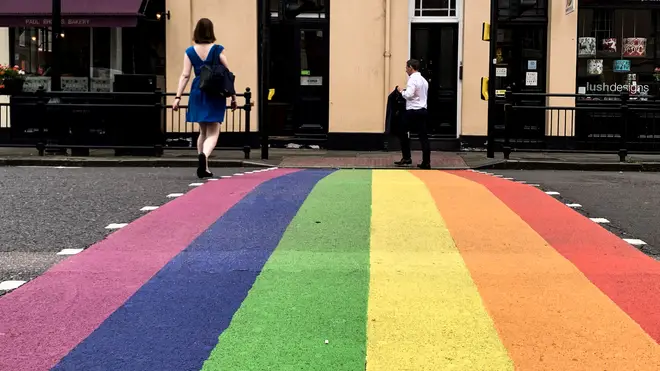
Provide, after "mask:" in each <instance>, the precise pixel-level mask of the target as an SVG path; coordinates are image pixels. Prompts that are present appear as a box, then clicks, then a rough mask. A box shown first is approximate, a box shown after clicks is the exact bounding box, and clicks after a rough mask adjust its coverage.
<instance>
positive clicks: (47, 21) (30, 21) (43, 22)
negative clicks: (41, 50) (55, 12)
mask: <svg viewBox="0 0 660 371" xmlns="http://www.w3.org/2000/svg"><path fill="white" fill-rule="evenodd" d="M52 24H53V19H52V18H27V19H25V25H26V26H29V27H44V26H50V25H52ZM91 24H92V21H91V20H90V19H86V18H62V26H90V25H91Z"/></svg>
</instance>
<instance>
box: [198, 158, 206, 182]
mask: <svg viewBox="0 0 660 371" xmlns="http://www.w3.org/2000/svg"><path fill="white" fill-rule="evenodd" d="M205 175H206V155H204V154H203V153H200V154H199V155H198V156H197V177H198V178H200V179H202V178H204V176H205Z"/></svg>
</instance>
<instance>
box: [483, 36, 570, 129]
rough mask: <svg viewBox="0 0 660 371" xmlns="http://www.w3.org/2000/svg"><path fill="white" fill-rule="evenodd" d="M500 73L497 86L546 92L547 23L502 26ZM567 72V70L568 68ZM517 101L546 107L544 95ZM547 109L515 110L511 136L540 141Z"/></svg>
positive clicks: (501, 112)
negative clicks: (514, 122) (518, 111)
mask: <svg viewBox="0 0 660 371" xmlns="http://www.w3.org/2000/svg"><path fill="white" fill-rule="evenodd" d="M496 58H497V65H496V67H497V70H498V72H497V74H496V75H498V76H497V77H496V83H495V89H497V90H499V91H500V92H502V91H504V90H505V89H507V88H509V87H510V88H511V89H512V90H513V91H514V92H525V93H545V92H546V71H547V27H546V25H545V24H527V25H517V24H509V25H501V26H500V28H499V30H498V37H497V53H496ZM567 73H568V71H567ZM498 101H499V104H498V108H497V110H496V112H497V116H496V120H497V121H496V122H498V123H503V122H504V108H503V103H504V102H503V97H502V95H501V94H499V96H498ZM516 104H519V105H529V106H544V105H545V97H544V96H538V97H533V96H532V97H530V96H528V97H526V98H525V99H524V100H523V101H519V102H517V103H516ZM545 115H546V112H545V111H544V110H526V111H524V114H523V113H520V114H518V113H516V115H515V116H514V119H516V120H518V121H517V122H518V123H519V124H516V125H514V126H512V128H511V130H512V131H511V132H510V133H509V135H510V136H512V137H515V138H524V139H527V140H541V139H542V138H543V137H544V135H545V120H546V119H545Z"/></svg>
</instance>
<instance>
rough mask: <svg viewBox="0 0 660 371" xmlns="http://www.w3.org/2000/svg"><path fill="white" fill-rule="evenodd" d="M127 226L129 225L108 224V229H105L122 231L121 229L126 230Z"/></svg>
mask: <svg viewBox="0 0 660 371" xmlns="http://www.w3.org/2000/svg"><path fill="white" fill-rule="evenodd" d="M127 225H128V223H110V224H108V226H107V227H105V229H120V228H124V227H125V226H127Z"/></svg>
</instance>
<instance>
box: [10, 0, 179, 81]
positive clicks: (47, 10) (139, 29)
mask: <svg viewBox="0 0 660 371" xmlns="http://www.w3.org/2000/svg"><path fill="white" fill-rule="evenodd" d="M51 8H52V1H51V0H39V1H31V2H14V1H11V2H2V3H0V27H6V28H5V30H6V31H4V32H3V33H0V36H2V37H3V38H6V40H7V42H8V44H9V45H8V47H9V48H8V50H7V49H4V50H3V52H6V53H8V55H7V56H6V57H5V58H4V59H5V60H6V62H7V63H9V64H12V65H17V66H18V67H19V68H21V69H23V70H24V71H25V72H26V76H27V78H26V83H25V85H24V90H26V91H35V90H36V89H38V88H39V87H43V88H45V89H46V90H50V88H51V86H52V78H53V76H52V73H53V69H52V66H53V58H54V54H53V52H54V50H53V40H54V35H53V28H52V13H51ZM164 14H165V0H115V1H108V2H102V1H89V0H87V1H74V0H62V28H61V29H62V33H61V39H60V40H61V41H60V45H61V50H59V51H58V53H59V54H58V59H59V63H58V64H59V68H60V71H59V72H60V73H59V75H60V77H59V78H60V79H61V80H60V81H61V82H60V86H61V90H62V91H77V92H111V91H114V90H115V83H116V82H117V81H119V80H126V79H127V77H128V79H130V77H131V76H135V75H145V76H146V75H148V76H152V78H151V79H152V80H153V82H154V83H153V89H152V91H153V90H155V89H156V88H161V89H164V87H165V70H166V68H165V19H164V17H163V15H164ZM131 80H135V79H131ZM120 83H121V81H120ZM137 86H139V84H136V87H137ZM118 89H122V87H121V86H120V87H118Z"/></svg>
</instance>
